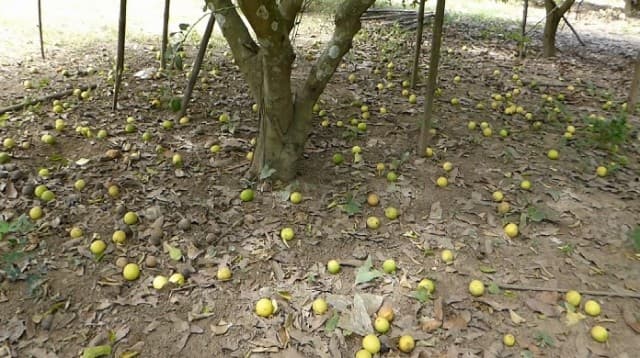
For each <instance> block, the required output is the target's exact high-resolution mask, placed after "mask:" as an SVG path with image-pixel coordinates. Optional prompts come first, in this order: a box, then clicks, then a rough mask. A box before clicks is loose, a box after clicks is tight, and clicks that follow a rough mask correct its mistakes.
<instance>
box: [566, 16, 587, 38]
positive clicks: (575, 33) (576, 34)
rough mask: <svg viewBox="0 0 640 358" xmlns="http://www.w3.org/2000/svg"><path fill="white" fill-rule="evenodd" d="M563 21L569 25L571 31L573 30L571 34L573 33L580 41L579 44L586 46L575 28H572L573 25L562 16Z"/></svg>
mask: <svg viewBox="0 0 640 358" xmlns="http://www.w3.org/2000/svg"><path fill="white" fill-rule="evenodd" d="M562 20H564V23H565V24H567V26H569V29H570V30H571V32H573V34H574V35H575V36H576V38H577V39H578V42H580V45H582V46H586V45H585V43H584V41H582V39H581V38H580V35H578V32H576V29H574V28H573V26H571V24H570V23H569V20H567V18H566V17H565V16H564V15H562Z"/></svg>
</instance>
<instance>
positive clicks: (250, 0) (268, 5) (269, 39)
mask: <svg viewBox="0 0 640 358" xmlns="http://www.w3.org/2000/svg"><path fill="white" fill-rule="evenodd" d="M238 4H239V5H240V9H242V13H243V14H244V16H245V17H246V18H247V20H248V21H249V24H250V25H251V28H252V29H253V31H255V33H256V36H258V42H259V43H260V45H262V46H263V47H265V48H267V49H268V48H269V47H271V46H272V45H274V44H273V42H278V43H281V40H280V36H278V35H280V34H283V33H284V34H288V33H289V31H288V30H287V29H286V21H285V20H284V19H283V18H282V15H281V14H280V10H279V9H278V5H276V2H275V0H239V1H238Z"/></svg>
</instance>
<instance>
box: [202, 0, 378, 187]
mask: <svg viewBox="0 0 640 358" xmlns="http://www.w3.org/2000/svg"><path fill="white" fill-rule="evenodd" d="M374 2H375V0H346V1H341V2H340V5H338V7H337V9H336V13H335V28H334V32H333V36H332V38H331V40H329V42H328V43H327V45H326V47H325V49H324V51H323V52H322V54H321V55H320V57H319V58H318V60H317V61H316V63H315V64H314V65H313V66H312V68H311V70H310V71H309V73H308V75H307V78H306V80H305V81H301V82H300V83H295V84H294V83H292V80H291V68H292V65H293V62H294V60H295V54H294V50H293V47H292V45H291V40H290V38H289V34H290V32H291V30H292V29H293V28H294V26H295V22H296V18H297V16H298V13H299V12H300V11H301V8H302V5H303V3H304V0H280V1H276V0H240V1H238V5H239V8H240V9H241V10H242V13H243V14H244V16H245V17H246V19H247V21H248V23H249V25H250V27H251V28H252V30H253V33H255V39H254V38H253V37H252V35H251V33H250V32H249V29H248V28H247V26H246V25H245V22H244V21H243V20H242V18H241V17H240V15H239V13H238V10H237V9H236V6H234V5H233V3H232V2H231V0H207V3H208V4H209V6H212V7H213V10H214V11H215V12H216V21H217V22H218V25H219V26H220V28H221V30H222V34H223V36H224V37H225V39H226V40H227V42H228V44H229V47H230V48H231V52H232V53H233V57H234V59H235V61H236V64H237V65H238V66H239V67H240V71H241V72H242V74H243V76H244V78H245V80H246V81H247V83H248V85H249V90H250V91H251V94H252V95H253V97H254V98H255V100H256V102H257V103H258V104H259V106H260V125H259V135H258V138H257V144H256V149H255V151H254V156H253V161H252V164H251V169H250V172H251V174H253V175H258V174H259V173H261V171H262V170H263V169H264V168H265V166H268V168H271V169H275V172H274V173H273V175H272V176H273V177H274V178H277V179H283V180H290V179H292V178H294V177H295V175H296V167H297V165H296V164H297V162H298V160H299V159H300V158H301V157H302V152H303V150H304V145H305V143H306V141H307V136H308V135H309V132H310V130H311V119H312V116H311V114H312V108H313V105H314V104H315V103H316V101H317V100H318V98H319V97H320V94H322V92H323V91H324V88H325V87H326V85H327V83H328V82H329V80H330V79H331V77H332V76H333V73H334V72H335V70H336V68H337V66H338V64H339V63H340V61H341V60H342V57H343V56H344V55H345V54H346V53H347V52H348V51H349V49H350V48H351V45H352V41H353V37H354V35H355V34H356V33H357V32H358V31H359V30H360V27H361V24H360V17H361V15H362V14H363V13H364V12H365V11H366V10H367V9H368V8H369V7H370V6H371V5H372V4H373V3H374Z"/></svg>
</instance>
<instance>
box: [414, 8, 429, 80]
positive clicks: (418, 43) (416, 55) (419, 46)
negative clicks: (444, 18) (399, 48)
mask: <svg viewBox="0 0 640 358" xmlns="http://www.w3.org/2000/svg"><path fill="white" fill-rule="evenodd" d="M425 1H426V0H420V6H419V7H418V28H417V31H416V52H415V53H414V55H413V66H412V67H411V88H413V89H415V88H416V83H417V82H418V64H419V62H420V50H421V49H422V29H423V27H424V3H425Z"/></svg>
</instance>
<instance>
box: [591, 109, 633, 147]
mask: <svg viewBox="0 0 640 358" xmlns="http://www.w3.org/2000/svg"><path fill="white" fill-rule="evenodd" d="M588 122H589V128H590V130H591V134H592V136H591V139H592V140H593V141H594V142H596V143H597V144H598V145H599V146H601V147H603V148H607V149H612V148H614V147H616V146H620V145H621V144H623V143H624V142H626V141H627V139H628V137H629V129H630V128H629V125H628V124H627V118H626V115H625V114H619V115H618V116H616V117H614V118H612V119H610V120H601V119H597V118H596V119H589V120H588Z"/></svg>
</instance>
